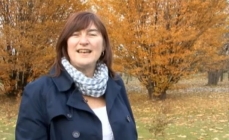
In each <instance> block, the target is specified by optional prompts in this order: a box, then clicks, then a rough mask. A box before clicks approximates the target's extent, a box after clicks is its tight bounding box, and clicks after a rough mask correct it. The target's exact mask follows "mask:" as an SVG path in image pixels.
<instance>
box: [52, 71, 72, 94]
mask: <svg viewBox="0 0 229 140" xmlns="http://www.w3.org/2000/svg"><path fill="white" fill-rule="evenodd" d="M54 72H55V68H52V69H51V71H50V74H51V75H52V74H54ZM52 80H53V82H54V84H55V85H56V87H57V89H58V90H59V91H60V92H63V91H67V90H69V89H70V88H71V87H72V85H73V84H74V81H73V79H72V78H71V76H70V75H69V74H68V73H67V71H66V70H65V69H64V70H62V71H61V73H60V75H59V76H57V77H52Z"/></svg>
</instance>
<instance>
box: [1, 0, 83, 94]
mask: <svg viewBox="0 0 229 140" xmlns="http://www.w3.org/2000/svg"><path fill="white" fill-rule="evenodd" d="M85 8H86V7H85V5H83V4H82V3H81V2H80V1H74V0H67V1H59V0H45V1H44V0H20V1H13V0H1V1H0V27H1V29H0V38H1V40H2V41H1V44H0V57H1V58H0V68H1V71H0V80H1V82H3V84H4V87H5V89H6V94H8V95H17V94H18V93H20V92H21V90H22V89H23V87H24V86H25V85H26V84H27V83H28V82H30V81H32V80H33V79H35V78H37V77H38V76H40V75H42V74H44V73H46V72H47V71H48V68H49V67H50V66H51V64H52V63H53V57H54V45H55V42H56V39H57V37H58V36H57V35H58V34H59V32H60V28H61V27H62V25H63V23H64V21H65V19H66V18H67V17H68V16H69V14H70V13H71V12H73V11H77V10H82V9H85Z"/></svg>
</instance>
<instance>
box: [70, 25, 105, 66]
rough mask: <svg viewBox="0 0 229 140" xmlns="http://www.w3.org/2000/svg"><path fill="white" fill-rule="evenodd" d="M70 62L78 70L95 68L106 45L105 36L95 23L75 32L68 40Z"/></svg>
mask: <svg viewBox="0 0 229 140" xmlns="http://www.w3.org/2000/svg"><path fill="white" fill-rule="evenodd" d="M67 45H68V46H67V52H68V55H69V58H70V63H71V64H72V65H73V66H74V67H76V68H77V69H78V70H81V69H83V70H85V69H91V70H94V69H95V67H96V63H97V61H98V59H99V58H100V56H101V54H102V52H103V50H104V46H103V37H102V34H101V33H100V31H99V30H98V29H97V27H96V26H95V25H94V24H90V25H89V26H88V28H86V29H84V30H80V31H77V32H74V33H73V34H72V36H70V37H69V38H68V40H67Z"/></svg>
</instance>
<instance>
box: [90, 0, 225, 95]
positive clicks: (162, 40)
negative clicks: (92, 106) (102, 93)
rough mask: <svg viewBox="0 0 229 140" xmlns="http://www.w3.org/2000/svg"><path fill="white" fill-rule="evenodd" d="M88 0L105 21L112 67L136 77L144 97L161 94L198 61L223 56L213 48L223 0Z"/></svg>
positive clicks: (217, 44)
mask: <svg viewBox="0 0 229 140" xmlns="http://www.w3.org/2000/svg"><path fill="white" fill-rule="evenodd" d="M91 2H94V3H92V4H93V5H94V8H95V9H96V10H97V12H98V13H99V14H100V15H102V17H105V19H104V20H105V21H106V23H107V25H108V27H109V33H110V35H111V38H112V40H111V41H112V44H113V46H114V47H115V48H114V49H115V56H116V57H115V62H116V65H115V67H116V68H118V69H119V70H121V71H125V72H128V73H130V74H132V75H133V76H135V77H137V78H138V79H139V80H140V82H141V83H142V85H143V86H145V87H146V89H147V90H148V95H149V98H154V97H155V98H159V99H163V98H165V95H166V91H167V90H168V89H169V87H171V86H172V85H173V84H175V83H177V82H178V81H179V80H180V79H181V78H182V77H183V76H186V75H188V74H190V73H192V72H195V71H196V70H197V68H199V67H200V65H202V64H205V66H213V65H216V64H217V62H219V61H222V60H224V57H223V56H221V55H220V53H219V51H220V49H221V47H222V44H223V43H224V38H223V37H222V36H223V34H224V33H225V32H226V30H227V29H226V28H225V26H226V17H227V14H226V13H225V12H224V10H225V8H226V6H227V2H226V0H155V1H151V0H119V1H113V0H106V2H105V1H104V0H91ZM206 60H207V63H206ZM209 60H210V61H209Z"/></svg>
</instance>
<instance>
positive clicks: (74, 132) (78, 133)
mask: <svg viewBox="0 0 229 140" xmlns="http://www.w3.org/2000/svg"><path fill="white" fill-rule="evenodd" d="M72 136H73V138H79V137H80V132H78V131H73V132H72Z"/></svg>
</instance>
